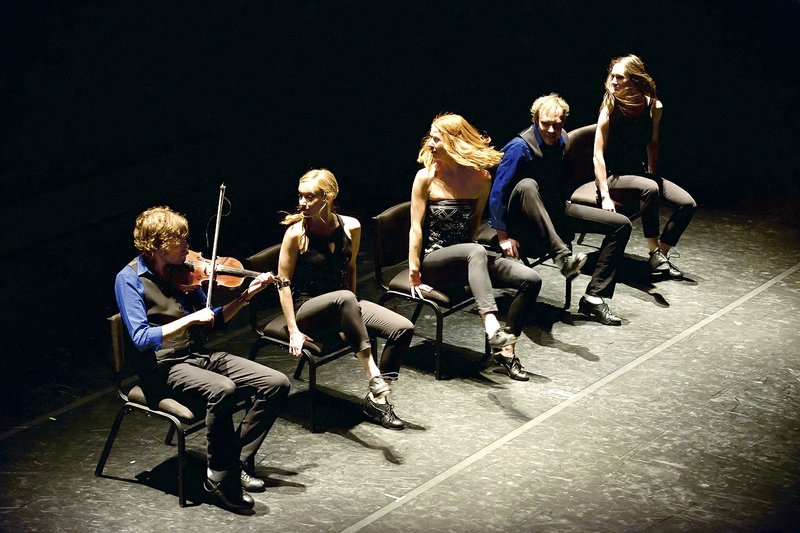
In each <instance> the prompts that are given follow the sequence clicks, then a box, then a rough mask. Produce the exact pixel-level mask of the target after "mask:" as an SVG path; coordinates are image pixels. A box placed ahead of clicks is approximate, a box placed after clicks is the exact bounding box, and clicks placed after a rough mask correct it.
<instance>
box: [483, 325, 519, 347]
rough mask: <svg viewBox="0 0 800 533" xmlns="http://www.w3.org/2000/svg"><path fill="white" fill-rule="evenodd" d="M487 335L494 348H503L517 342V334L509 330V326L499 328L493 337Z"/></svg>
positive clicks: (490, 344)
mask: <svg viewBox="0 0 800 533" xmlns="http://www.w3.org/2000/svg"><path fill="white" fill-rule="evenodd" d="M487 337H488V339H489V346H491V347H492V348H502V347H504V346H508V345H509V344H514V343H515V342H517V336H516V335H514V334H513V333H511V332H510V331H509V330H508V326H506V327H504V328H500V329H498V330H497V331H495V332H494V335H492V336H491V337H489V336H488V335H487Z"/></svg>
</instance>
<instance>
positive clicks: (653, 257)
mask: <svg viewBox="0 0 800 533" xmlns="http://www.w3.org/2000/svg"><path fill="white" fill-rule="evenodd" d="M650 271H651V272H652V273H653V274H666V273H667V272H668V271H669V260H667V258H666V257H664V254H663V253H661V250H659V249H658V248H656V249H655V250H653V251H652V252H650Z"/></svg>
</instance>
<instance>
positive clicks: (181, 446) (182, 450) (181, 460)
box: [170, 425, 186, 507]
mask: <svg viewBox="0 0 800 533" xmlns="http://www.w3.org/2000/svg"><path fill="white" fill-rule="evenodd" d="M170 429H171V431H173V432H176V433H177V434H178V505H180V506H181V507H186V494H185V493H184V490H183V477H184V476H183V473H184V470H186V438H185V435H184V432H183V428H180V429H178V428H176V427H175V426H174V425H171V426H170Z"/></svg>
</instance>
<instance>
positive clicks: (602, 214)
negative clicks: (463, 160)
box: [507, 178, 631, 298]
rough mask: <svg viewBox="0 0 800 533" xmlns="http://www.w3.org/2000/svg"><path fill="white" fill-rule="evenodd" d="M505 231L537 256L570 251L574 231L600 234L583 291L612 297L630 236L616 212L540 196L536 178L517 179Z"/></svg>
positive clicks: (625, 219)
mask: <svg viewBox="0 0 800 533" xmlns="http://www.w3.org/2000/svg"><path fill="white" fill-rule="evenodd" d="M507 231H508V234H509V236H510V237H511V238H513V239H516V240H517V241H519V242H520V246H521V248H522V253H524V254H525V255H527V256H528V257H540V256H542V255H545V254H547V253H549V252H552V253H553V254H554V255H555V257H557V258H558V257H563V256H565V255H567V254H569V253H570V251H569V250H570V249H569V247H568V246H567V245H566V243H567V242H572V239H573V238H574V237H575V232H581V233H598V234H600V235H603V236H604V238H603V242H602V244H601V245H600V256H599V257H598V259H597V265H596V266H595V269H594V272H593V273H592V279H591V280H590V281H589V284H588V285H587V287H586V294H588V295H591V296H600V297H604V298H611V297H613V296H614V289H615V288H616V276H617V272H618V271H619V266H620V264H621V263H622V258H623V255H624V253H625V246H626V245H627V244H628V240H629V239H630V236H631V221H630V220H628V217H626V216H624V215H621V214H619V213H612V212H610V211H604V210H602V209H599V208H596V207H589V206H585V205H578V204H573V203H570V202H564V200H563V199H561V198H560V197H558V196H557V195H554V194H551V195H548V196H547V197H543V196H542V194H541V191H540V189H539V184H538V183H537V182H536V180H534V179H531V178H525V179H522V180H520V181H519V183H517V185H516V186H515V187H514V189H513V191H512V192H511V197H510V198H509V201H508V220H507Z"/></svg>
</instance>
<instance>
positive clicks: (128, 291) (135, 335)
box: [114, 266, 163, 352]
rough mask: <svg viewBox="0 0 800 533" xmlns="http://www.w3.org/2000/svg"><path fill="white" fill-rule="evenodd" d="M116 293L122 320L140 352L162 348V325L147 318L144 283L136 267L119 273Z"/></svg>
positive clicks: (115, 288)
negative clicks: (151, 322)
mask: <svg viewBox="0 0 800 533" xmlns="http://www.w3.org/2000/svg"><path fill="white" fill-rule="evenodd" d="M114 294H115V295H116V297H117V305H118V306H119V312H120V315H122V321H123V322H124V323H125V327H127V328H128V334H129V335H130V338H131V340H132V341H133V345H134V346H136V349H137V350H139V351H140V352H146V351H155V350H158V349H160V348H161V343H162V339H163V337H162V334H161V326H151V325H150V322H149V321H148V320H147V309H146V306H145V303H144V285H142V281H141V280H140V279H139V274H138V273H137V272H136V271H135V270H134V269H132V268H131V267H129V266H126V267H125V268H123V269H122V270H121V271H120V272H119V274H117V279H116V280H115V282H114Z"/></svg>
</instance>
